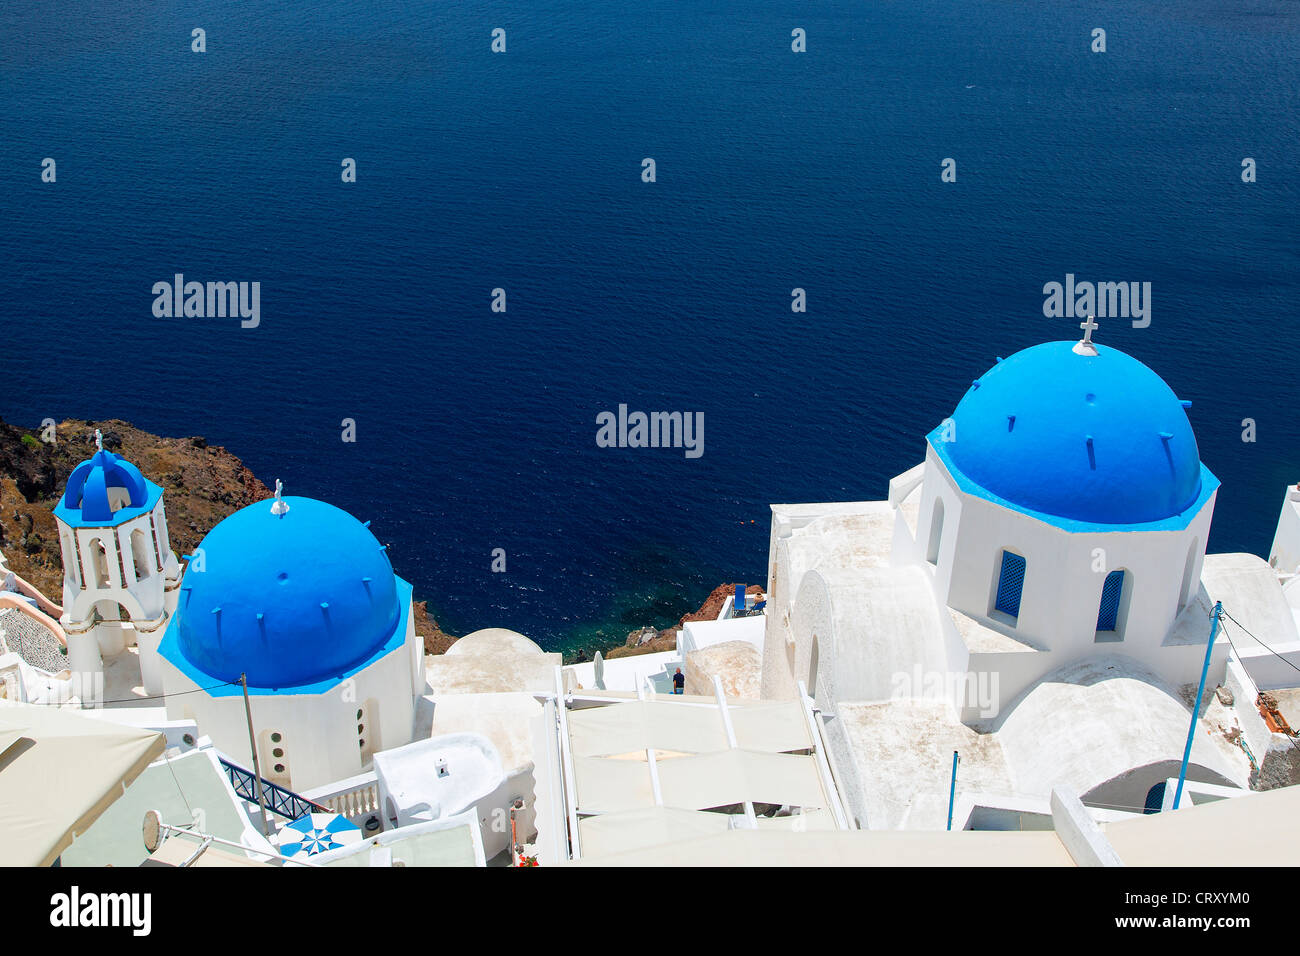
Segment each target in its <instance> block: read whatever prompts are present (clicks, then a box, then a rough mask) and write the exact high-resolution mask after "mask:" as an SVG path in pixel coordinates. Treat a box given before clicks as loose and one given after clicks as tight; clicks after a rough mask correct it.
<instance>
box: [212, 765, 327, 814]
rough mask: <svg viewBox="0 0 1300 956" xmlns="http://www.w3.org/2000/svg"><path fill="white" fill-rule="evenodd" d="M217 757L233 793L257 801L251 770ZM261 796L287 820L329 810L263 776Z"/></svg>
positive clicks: (268, 805) (267, 804) (268, 807)
mask: <svg viewBox="0 0 1300 956" xmlns="http://www.w3.org/2000/svg"><path fill="white" fill-rule="evenodd" d="M217 759H218V760H220V761H221V767H222V769H223V770H225V771H226V776H228V777H229V778H230V785H231V786H232V787H233V788H234V790H235V793H237V794H238V795H239V796H240V797H242V798H243V799H245V800H247V801H249V802H250V803H257V786H256V784H255V782H254V781H255V780H256V778H255V777H254V776H253V772H252V771H251V770H245V769H244V768H243V767H240V766H238V765H236V764H233V763H231V762H230V761H228V760H225V759H224V758H221V757H218V758H217ZM262 796H263V797H264V798H265V800H266V809H268V810H270V811H271V812H272V813H276V814H279V815H280V816H282V817H285V818H287V819H289V820H297V819H298V818H299V817H300V816H302V815H303V814H307V813H329V812H330V809H329V807H323V806H321V805H320V804H319V803H314V802H312V801H311V800H308V799H307V798H306V797H304V796H302V795H300V794H297V793H294V792H293V791H292V790H286V789H285V788H284V787H281V786H279V785H277V784H274V783H272V782H271V781H269V780H267V779H266V778H265V777H263V778H262Z"/></svg>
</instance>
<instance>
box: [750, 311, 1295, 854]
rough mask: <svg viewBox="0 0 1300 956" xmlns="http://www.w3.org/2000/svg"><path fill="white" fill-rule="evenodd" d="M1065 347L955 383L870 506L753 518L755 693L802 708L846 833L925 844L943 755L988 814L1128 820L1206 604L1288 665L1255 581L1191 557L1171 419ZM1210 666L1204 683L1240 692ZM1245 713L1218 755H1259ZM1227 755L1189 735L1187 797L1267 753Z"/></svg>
mask: <svg viewBox="0 0 1300 956" xmlns="http://www.w3.org/2000/svg"><path fill="white" fill-rule="evenodd" d="M1083 328H1084V330H1085V334H1084V337H1083V339H1082V340H1081V341H1079V342H1048V343H1044V344H1041V345H1037V346H1034V347H1031V348H1028V349H1025V350H1024V351H1022V352H1019V353H1017V354H1015V355H1012V356H1010V357H1008V358H1006V359H999V360H998V361H997V363H996V364H995V365H994V366H993V367H992V368H990V369H989V370H988V371H987V372H985V373H984V374H983V375H981V376H980V377H979V378H978V379H976V380H975V381H973V382H972V383H971V385H970V387H969V388H968V389H967V391H966V394H965V395H964V397H963V398H962V399H961V401H960V402H959V403H958V405H957V407H956V409H955V410H954V411H953V413H952V415H951V416H950V417H949V418H947V419H945V420H944V421H943V422H942V423H941V424H940V425H939V426H938V427H937V428H935V429H934V431H932V432H931V433H930V434H929V435H928V436H926V444H927V448H926V456H925V460H924V461H923V462H921V463H919V464H917V465H916V466H915V467H914V468H912V469H910V470H908V471H907V472H905V473H904V474H901V475H899V476H897V477H896V478H894V479H893V480H892V481H891V482H890V486H889V496H888V499H887V500H885V501H871V502H851V503H824V504H800V505H773V506H772V531H771V544H770V553H769V572H768V607H767V619H766V632H765V635H764V647H763V662H762V684H761V686H762V696H763V697H765V698H788V697H793V696H796V695H797V694H798V693H799V688H800V687H801V686H802V687H803V688H806V690H807V693H808V694H809V695H810V696H811V697H813V698H814V699H815V701H816V704H817V706H818V708H819V709H820V711H821V712H822V714H823V716H824V718H825V720H826V724H827V729H828V732H829V733H830V735H831V740H832V746H833V748H834V750H835V751H836V753H837V755H838V757H839V762H840V765H841V767H842V771H843V774H844V777H845V778H846V780H847V783H846V789H848V790H849V791H850V794H849V799H850V803H851V804H853V806H854V809H855V811H856V814H857V818H858V822H859V824H860V825H861V826H864V827H870V828H873V829H878V828H898V827H903V828H921V829H925V828H942V827H943V826H944V822H945V821H944V816H945V811H946V810H947V809H948V802H949V796H950V784H951V781H950V778H951V776H952V761H953V752H954V751H956V752H957V753H958V754H959V758H960V765H959V768H958V770H957V780H958V786H960V787H961V788H962V789H963V790H964V791H967V792H971V791H975V792H977V793H979V794H983V796H981V797H980V799H985V798H987V799H986V803H988V804H989V805H995V806H1000V807H1014V806H1026V807H1027V806H1029V805H1031V804H1033V803H1035V802H1038V803H1041V802H1042V801H1045V800H1046V798H1047V796H1048V793H1049V791H1050V790H1051V788H1052V787H1054V786H1057V785H1061V784H1065V785H1069V786H1070V787H1071V788H1072V789H1073V790H1074V791H1075V792H1077V793H1078V794H1079V795H1080V796H1081V797H1082V798H1083V800H1084V802H1085V803H1089V804H1090V805H1096V806H1103V807H1104V806H1110V807H1114V808H1116V809H1117V810H1124V811H1133V810H1134V808H1136V809H1137V810H1139V811H1140V810H1141V809H1142V808H1143V807H1144V806H1146V805H1149V802H1151V801H1158V800H1159V797H1160V794H1161V790H1162V788H1163V783H1164V781H1165V780H1166V779H1167V778H1169V777H1170V776H1177V772H1178V767H1179V765H1180V762H1181V757H1182V751H1183V748H1184V743H1185V738H1186V736H1187V728H1188V720H1189V717H1190V713H1189V709H1190V702H1191V697H1193V696H1194V695H1195V687H1196V684H1197V681H1198V678H1199V676H1200V672H1201V669H1202V665H1203V663H1204V660H1205V652H1206V644H1207V641H1208V640H1209V635H1210V630H1211V620H1210V617H1211V611H1212V609H1213V607H1214V603H1215V602H1216V601H1222V602H1223V605H1224V608H1225V610H1226V611H1227V612H1228V613H1230V614H1232V615H1234V616H1235V617H1236V618H1237V619H1240V621H1241V622H1242V623H1243V624H1244V625H1246V626H1247V627H1248V628H1249V629H1250V631H1251V632H1253V633H1258V634H1261V635H1263V634H1269V635H1271V636H1272V637H1273V639H1274V640H1275V641H1276V642H1277V645H1279V646H1281V647H1283V648H1284V649H1288V650H1291V651H1293V652H1294V651H1295V649H1296V648H1297V647H1300V644H1297V634H1296V627H1295V616H1294V614H1293V613H1292V609H1291V608H1290V607H1288V604H1287V601H1286V598H1285V597H1284V594H1283V590H1282V588H1281V587H1280V586H1279V579H1278V575H1277V572H1276V570H1275V569H1273V568H1271V567H1270V566H1269V565H1268V564H1267V563H1266V562H1264V561H1263V560H1261V559H1260V558H1258V557H1255V556H1253V555H1209V556H1207V555H1206V553H1205V544H1206V540H1207V538H1208V535H1209V530H1210V521H1211V518H1212V515H1213V510H1214V501H1215V494H1216V491H1217V489H1218V486H1219V482H1218V480H1217V479H1216V478H1215V477H1214V475H1213V474H1212V473H1211V471H1210V470H1209V469H1208V468H1207V467H1206V466H1205V465H1204V464H1203V463H1202V462H1201V460H1200V455H1199V453H1198V450H1197V445H1196V438H1195V435H1194V434H1193V432H1192V426H1191V424H1190V422H1189V419H1188V414H1187V409H1188V408H1190V406H1191V402H1189V401H1184V400H1180V398H1179V397H1178V396H1177V395H1175V394H1174V392H1173V391H1172V390H1171V389H1170V388H1169V386H1168V385H1167V384H1166V383H1165V382H1164V381H1163V380H1162V379H1161V378H1160V377H1159V376H1158V375H1157V374H1156V373H1155V372H1153V371H1152V370H1151V369H1150V368H1148V367H1147V366H1145V365H1143V364H1142V363H1141V362H1139V361H1137V360H1136V359H1134V358H1132V357H1131V356H1129V355H1126V354H1125V353H1123V352H1121V351H1119V350H1117V349H1113V348H1109V347H1107V346H1104V345H1098V344H1096V343H1094V342H1093V341H1092V332H1093V330H1094V329H1095V328H1096V323H1095V322H1093V321H1092V320H1091V319H1089V321H1088V322H1086V323H1084V324H1083ZM1252 622H1254V626H1251V624H1252ZM1236 633H1237V640H1238V643H1239V644H1241V643H1242V638H1243V635H1242V634H1241V632H1240V631H1237V632H1236ZM1270 643H1271V642H1270ZM1229 649H1230V648H1229V642H1228V641H1227V640H1225V639H1223V632H1220V639H1219V641H1218V642H1217V643H1216V644H1215V646H1214V651H1213V656H1212V659H1211V662H1210V667H1209V674H1208V682H1207V687H1209V688H1214V687H1216V686H1218V685H1220V684H1225V685H1227V686H1228V687H1229V688H1231V687H1233V686H1237V687H1238V689H1241V686H1242V678H1243V673H1241V672H1240V670H1241V669H1240V666H1237V667H1236V669H1233V668H1230V667H1229ZM1238 652H1239V654H1242V655H1252V654H1253V655H1258V656H1255V657H1252V658H1251V659H1252V660H1254V661H1256V662H1259V663H1264V664H1268V663H1269V661H1267V660H1264V658H1266V657H1268V654H1267V652H1265V651H1264V650H1263V649H1262V648H1260V647H1258V646H1253V642H1252V646H1250V647H1243V646H1239V647H1238ZM1230 671H1231V673H1230ZM1248 680H1249V679H1248V678H1245V681H1247V682H1248ZM1234 682H1235V683H1234ZM1292 683H1294V682H1292ZM1209 696H1210V698H1211V699H1210V705H1211V709H1210V710H1209V711H1208V712H1207V710H1206V709H1205V705H1204V704H1203V706H1202V715H1203V717H1204V719H1205V720H1206V721H1207V722H1212V720H1213V719H1214V718H1215V717H1220V718H1223V720H1224V721H1225V722H1228V723H1231V722H1232V721H1235V720H1236V719H1237V718H1236V715H1235V713H1233V714H1232V715H1230V716H1227V717H1225V716H1224V715H1223V714H1221V713H1219V712H1218V711H1216V710H1215V709H1214V708H1221V706H1222V705H1221V704H1219V703H1217V702H1216V701H1215V700H1214V697H1213V695H1209ZM1253 697H1254V694H1251V695H1250V699H1249V700H1245V701H1241V702H1240V703H1241V705H1242V707H1241V708H1239V710H1241V711H1242V712H1245V713H1246V714H1247V716H1246V717H1245V718H1244V719H1245V720H1246V721H1247V722H1251V718H1254V721H1253V722H1252V726H1251V727H1249V728H1241V727H1238V728H1237V729H1238V730H1248V731H1249V732H1248V733H1246V734H1245V735H1244V736H1243V737H1240V738H1239V739H1241V740H1246V739H1252V738H1253V739H1254V740H1256V741H1257V742H1258V744H1257V749H1262V750H1265V751H1266V750H1267V749H1268V747H1269V744H1268V736H1269V735H1268V734H1267V733H1262V734H1261V733H1257V732H1256V731H1258V730H1259V728H1257V727H1255V726H1254V725H1253V723H1257V722H1258V716H1257V715H1255V714H1253V712H1252V711H1253V703H1254V700H1253ZM1234 736H1235V735H1233V734H1232V733H1231V732H1229V733H1228V734H1227V735H1226V736H1224V735H1215V734H1209V733H1204V734H1197V735H1196V740H1195V744H1194V746H1193V750H1192V759H1191V766H1190V769H1189V774H1188V776H1189V779H1194V780H1199V781H1202V782H1204V783H1208V784H1212V785H1222V786H1228V787H1245V786H1246V785H1247V782H1248V778H1249V775H1250V773H1251V771H1252V769H1253V767H1254V764H1255V762H1256V761H1257V760H1262V759H1263V758H1264V757H1265V754H1264V753H1258V754H1255V753H1251V754H1249V755H1248V754H1247V753H1245V752H1243V751H1244V750H1247V749H1248V747H1243V746H1240V745H1239V744H1238V743H1235V742H1234V741H1233V740H1231V739H1229V738H1232V737H1234ZM1155 805H1156V806H1158V802H1156V803H1155Z"/></svg>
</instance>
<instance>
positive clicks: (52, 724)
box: [0, 703, 166, 866]
mask: <svg viewBox="0 0 1300 956" xmlns="http://www.w3.org/2000/svg"><path fill="white" fill-rule="evenodd" d="M165 746H166V743H165V740H164V737H163V735H162V734H160V733H158V732H156V731H152V730H141V729H139V728H135V727H125V726H122V725H119V724H115V723H111V722H110V721H106V720H91V719H88V718H86V717H81V716H78V715H77V714H76V713H75V712H70V711H67V710H60V709H56V708H53V707H41V706H34V705H30V704H17V703H5V704H0V747H3V750H2V751H0V861H3V862H4V863H5V864H6V865H9V866H49V865H50V864H52V863H53V862H54V861H55V860H57V859H58V857H59V854H60V853H62V852H63V851H64V850H65V849H67V847H68V845H69V844H71V843H72V840H73V838H74V837H75V836H77V835H78V834H80V833H84V832H85V831H86V830H87V829H88V828H89V827H90V825H91V824H92V823H94V822H95V820H96V819H97V818H98V817H99V815H100V814H101V813H103V812H104V810H105V809H107V808H108V806H109V805H110V804H111V803H112V802H113V801H114V800H116V799H117V798H118V797H120V796H121V795H122V792H123V791H124V790H125V788H126V786H127V785H128V784H129V783H130V782H131V781H132V780H134V779H135V778H136V777H137V776H139V775H140V773H141V772H142V771H143V770H144V769H145V768H146V767H147V766H149V764H150V763H151V762H152V761H153V759H154V758H155V757H157V756H158V755H159V754H161V753H162V752H163V749H164V748H165Z"/></svg>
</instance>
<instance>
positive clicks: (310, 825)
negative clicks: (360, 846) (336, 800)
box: [279, 813, 362, 856]
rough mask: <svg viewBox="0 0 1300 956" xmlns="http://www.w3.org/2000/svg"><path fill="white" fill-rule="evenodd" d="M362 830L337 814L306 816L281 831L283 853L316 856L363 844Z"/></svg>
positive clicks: (306, 814)
mask: <svg viewBox="0 0 1300 956" xmlns="http://www.w3.org/2000/svg"><path fill="white" fill-rule="evenodd" d="M361 838H362V833H361V828H360V827H358V826H357V825H356V824H355V823H353V822H352V821H351V820H349V819H348V818H347V817H345V816H342V815H340V814H337V813H304V814H303V815H302V816H300V817H299V818H298V819H297V820H294V821H293V822H292V823H289V824H286V825H285V827H284V829H283V830H281V831H280V837H279V839H280V852H281V853H282V854H283V855H285V856H293V855H294V854H296V853H306V854H307V855H308V856H315V855H316V854H317V853H324V852H325V851H326V850H337V849H338V848H339V847H341V846H347V845H348V844H350V843H360V842H361Z"/></svg>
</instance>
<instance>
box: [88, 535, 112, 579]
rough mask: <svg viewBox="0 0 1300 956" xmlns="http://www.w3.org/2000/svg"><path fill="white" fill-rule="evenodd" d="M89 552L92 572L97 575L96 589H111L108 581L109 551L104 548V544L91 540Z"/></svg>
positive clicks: (96, 539) (97, 540)
mask: <svg viewBox="0 0 1300 956" xmlns="http://www.w3.org/2000/svg"><path fill="white" fill-rule="evenodd" d="M87 550H88V551H90V563H91V570H92V571H94V574H95V578H94V579H95V587H97V588H107V587H111V586H112V585H111V584H110V583H109V580H108V550H107V549H106V548H105V547H104V542H102V541H100V540H99V539H98V538H91V539H90V542H89V544H88V545H87Z"/></svg>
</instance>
